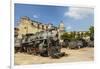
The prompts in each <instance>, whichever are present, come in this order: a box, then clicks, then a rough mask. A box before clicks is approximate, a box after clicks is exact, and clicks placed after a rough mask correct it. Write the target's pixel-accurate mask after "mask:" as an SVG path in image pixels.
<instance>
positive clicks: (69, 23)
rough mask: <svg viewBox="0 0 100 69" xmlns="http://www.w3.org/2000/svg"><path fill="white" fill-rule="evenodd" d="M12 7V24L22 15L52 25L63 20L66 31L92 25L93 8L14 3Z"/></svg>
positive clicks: (87, 27)
mask: <svg viewBox="0 0 100 69" xmlns="http://www.w3.org/2000/svg"><path fill="white" fill-rule="evenodd" d="M14 7H15V8H14V26H17V25H18V23H19V20H20V18H21V17H22V16H28V17H29V18H30V19H32V20H36V21H39V22H42V23H44V24H48V23H52V24H53V25H54V26H58V25H59V24H60V22H61V21H63V23H64V26H65V30H66V31H88V29H89V27H90V26H93V25H94V9H93V8H86V7H74V6H73V7H72V6H51V5H34V4H15V6H14Z"/></svg>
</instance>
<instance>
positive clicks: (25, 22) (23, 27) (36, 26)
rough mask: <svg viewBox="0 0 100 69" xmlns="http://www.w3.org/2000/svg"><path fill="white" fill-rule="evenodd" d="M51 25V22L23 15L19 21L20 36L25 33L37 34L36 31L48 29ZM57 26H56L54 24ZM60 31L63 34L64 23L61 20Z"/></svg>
mask: <svg viewBox="0 0 100 69" xmlns="http://www.w3.org/2000/svg"><path fill="white" fill-rule="evenodd" d="M49 27H50V24H44V23H41V22H38V21H35V20H31V19H30V18H29V17H27V16H24V17H21V19H20V21H19V25H18V26H17V28H18V37H19V38H22V35H25V34H29V33H31V34H35V33H36V32H40V31H44V30H48V29H49ZM53 27H55V26H53ZM57 29H58V31H59V35H61V34H62V33H63V32H64V23H63V22H62V21H61V23H60V25H59V26H58V27H57Z"/></svg>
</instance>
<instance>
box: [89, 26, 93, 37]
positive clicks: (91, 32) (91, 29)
mask: <svg viewBox="0 0 100 69" xmlns="http://www.w3.org/2000/svg"><path fill="white" fill-rule="evenodd" d="M89 31H90V35H92V34H94V27H93V26H91V27H90V28H89Z"/></svg>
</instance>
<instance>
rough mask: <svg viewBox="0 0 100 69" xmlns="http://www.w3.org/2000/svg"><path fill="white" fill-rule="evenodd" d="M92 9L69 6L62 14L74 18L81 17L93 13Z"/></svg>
mask: <svg viewBox="0 0 100 69" xmlns="http://www.w3.org/2000/svg"><path fill="white" fill-rule="evenodd" d="M93 13H94V10H93V9H92V8H73V7H70V8H69V10H68V11H67V12H66V13H65V14H64V15H65V16H69V17H71V18H74V19H83V18H86V17H88V16H89V15H91V14H93Z"/></svg>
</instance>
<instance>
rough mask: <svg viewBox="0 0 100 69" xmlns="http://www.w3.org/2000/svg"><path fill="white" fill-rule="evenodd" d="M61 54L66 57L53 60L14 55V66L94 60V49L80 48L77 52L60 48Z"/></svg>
mask: <svg viewBox="0 0 100 69" xmlns="http://www.w3.org/2000/svg"><path fill="white" fill-rule="evenodd" d="M61 51H62V52H65V53H66V54H68V56H64V57H61V58H59V59H53V58H50V57H41V56H36V55H28V54H24V53H17V54H15V56H14V57H15V59H14V63H15V65H27V64H28V65H29V64H45V63H65V62H80V61H93V60H94V48H81V49H78V50H70V49H66V48H62V50H61Z"/></svg>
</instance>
